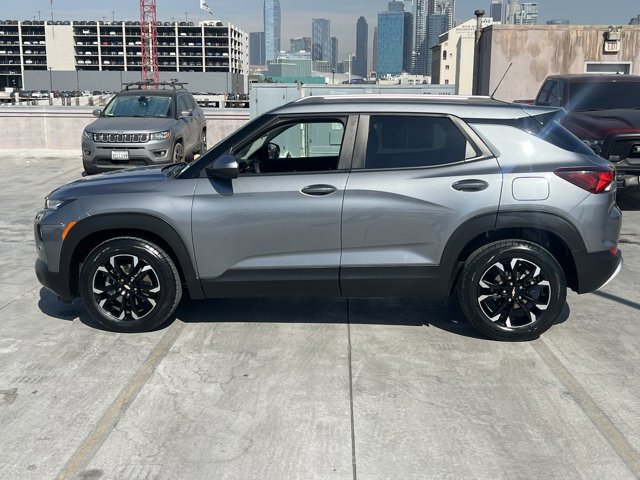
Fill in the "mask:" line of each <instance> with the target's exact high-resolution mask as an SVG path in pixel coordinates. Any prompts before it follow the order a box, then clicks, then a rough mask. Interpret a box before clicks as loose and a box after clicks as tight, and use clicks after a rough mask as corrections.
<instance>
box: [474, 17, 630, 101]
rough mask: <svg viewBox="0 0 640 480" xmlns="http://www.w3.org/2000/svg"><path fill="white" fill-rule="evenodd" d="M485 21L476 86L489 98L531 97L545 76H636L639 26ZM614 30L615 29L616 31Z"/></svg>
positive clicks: (513, 98)
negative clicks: (601, 74) (527, 24)
mask: <svg viewBox="0 0 640 480" xmlns="http://www.w3.org/2000/svg"><path fill="white" fill-rule="evenodd" d="M610 29H611V27H609V26H602V25H532V26H520V25H496V24H494V25H490V26H489V27H487V28H484V29H483V30H482V36H481V38H480V48H479V61H478V81H479V82H478V88H477V90H476V91H475V92H474V93H478V94H480V95H488V94H491V93H492V92H493V91H494V90H495V88H496V87H497V85H498V83H499V82H500V79H501V78H502V76H503V75H504V74H505V72H506V71H507V69H508V68H509V65H510V64H511V65H512V66H511V69H510V70H509V73H508V74H507V75H506V77H505V79H504V81H503V82H502V85H500V88H499V89H498V91H497V92H496V95H495V97H496V98H498V99H500V100H506V101H512V100H522V99H532V98H534V97H535V96H536V94H537V92H538V89H539V88H540V85H541V84H542V82H543V81H544V79H545V78H546V77H547V76H548V75H555V74H570V73H621V74H634V75H640V26H638V25H633V26H632V25H623V26H621V27H615V28H613V29H612V31H610ZM618 29H619V30H618Z"/></svg>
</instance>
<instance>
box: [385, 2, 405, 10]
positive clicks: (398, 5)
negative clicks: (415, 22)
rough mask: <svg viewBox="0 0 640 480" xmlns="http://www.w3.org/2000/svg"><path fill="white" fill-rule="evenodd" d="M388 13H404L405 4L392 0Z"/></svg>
mask: <svg viewBox="0 0 640 480" xmlns="http://www.w3.org/2000/svg"><path fill="white" fill-rule="evenodd" d="M387 11H388V12H404V2H403V1H402V0H391V1H390V2H389V5H388V6H387Z"/></svg>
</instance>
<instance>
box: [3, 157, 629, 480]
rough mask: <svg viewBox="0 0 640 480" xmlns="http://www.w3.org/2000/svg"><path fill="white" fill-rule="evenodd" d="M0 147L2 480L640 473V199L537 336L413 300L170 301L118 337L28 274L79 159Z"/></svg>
mask: <svg viewBox="0 0 640 480" xmlns="http://www.w3.org/2000/svg"><path fill="white" fill-rule="evenodd" d="M3 153H4V154H3V158H2V175H1V176H0V204H1V205H2V209H0V228H1V229H2V232H3V235H2V236H1V237H0V433H1V434H0V479H11V480H13V479H53V478H59V479H71V478H79V479H118V480H120V479H216V480H219V479H234V480H239V479H242V480H245V479H260V480H264V479H278V480H281V479H325V478H326V479H333V478H335V479H351V478H356V477H357V478H361V479H403V480H406V479H439V480H440V479H467V478H474V479H492V480H494V479H509V480H513V479H532V478H536V479H537V478H544V479H556V478H557V479H579V478H585V479H614V478H615V479H632V478H640V453H639V451H640V400H639V398H640V314H639V310H640V288H639V287H640V196H638V195H636V196H627V197H625V198H623V199H621V203H622V204H623V206H624V209H625V214H624V215H625V216H624V228H623V235H622V241H621V248H622V249H623V253H624V256H625V260H626V264H625V267H624V269H623V271H622V273H621V274H620V275H619V277H618V278H617V279H616V280H615V281H614V282H612V283H611V284H610V285H609V286H608V287H606V288H605V289H604V290H603V291H602V292H599V293H596V294H591V295H585V296H577V295H575V294H573V293H571V294H570V295H569V298H568V302H567V307H566V311H565V313H566V315H565V318H563V320H565V321H563V322H561V323H559V324H558V325H556V326H554V327H553V328H552V329H551V330H550V331H549V332H548V333H546V334H545V335H544V336H543V337H542V338H541V339H539V340H537V341H534V342H530V343H519V344H508V343H498V342H492V341H489V340H486V339H484V338H480V337H479V336H478V335H476V333H475V331H474V330H473V329H472V328H471V327H470V326H469V325H468V324H467V323H466V322H465V321H464V319H463V318H461V314H460V313H459V311H458V310H457V309H455V308H450V307H447V306H446V304H444V303H443V302H430V301H425V300H418V299H391V300H353V299H351V300H346V299H248V300H247V299H245V300H212V301H203V302H183V304H182V305H181V307H180V308H179V310H178V320H176V321H175V322H174V323H173V324H172V325H171V326H170V327H168V328H166V329H164V330H161V331H156V332H153V333H147V334H135V335H126V334H114V333H109V332H105V331H102V330H100V329H98V328H97V327H96V326H95V324H94V323H93V322H92V321H91V319H90V318H88V316H87V314H86V313H85V311H84V310H83V308H82V304H81V303H79V302H77V303H74V304H73V305H65V304H61V303H59V302H58V301H57V300H56V299H55V297H53V295H51V294H49V293H47V292H46V291H45V290H43V289H41V288H40V286H39V285H38V282H37V280H36V278H35V275H34V273H33V262H34V259H35V251H34V245H33V240H32V230H31V228H32V226H31V222H32V219H33V217H34V215H35V213H36V211H37V210H38V209H39V208H40V206H41V205H42V202H43V197H44V195H45V194H46V193H48V192H49V191H50V190H52V189H53V188H55V187H56V186H58V185H59V184H61V183H63V182H66V181H68V180H71V179H73V178H75V177H77V176H78V175H79V173H80V159H79V158H78V157H77V155H74V154H59V153H57V154H55V155H51V154H48V153H46V152H29V151H22V152H18V151H13V152H3Z"/></svg>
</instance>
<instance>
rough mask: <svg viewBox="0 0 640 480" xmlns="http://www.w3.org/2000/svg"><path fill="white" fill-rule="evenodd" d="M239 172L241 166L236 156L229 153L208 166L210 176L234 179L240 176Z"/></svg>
mask: <svg viewBox="0 0 640 480" xmlns="http://www.w3.org/2000/svg"><path fill="white" fill-rule="evenodd" d="M239 173H240V167H239V166H238V161H237V160H236V157H234V156H233V155H231V154H228V153H226V154H224V155H222V156H221V157H219V158H217V159H216V161H215V162H213V165H211V166H210V167H207V175H208V176H210V177H216V178H224V179H226V180H233V179H234V178H238V175H239Z"/></svg>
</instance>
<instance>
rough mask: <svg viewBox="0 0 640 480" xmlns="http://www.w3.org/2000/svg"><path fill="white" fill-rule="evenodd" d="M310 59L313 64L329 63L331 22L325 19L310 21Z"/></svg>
mask: <svg viewBox="0 0 640 480" xmlns="http://www.w3.org/2000/svg"><path fill="white" fill-rule="evenodd" d="M311 57H312V59H313V61H314V62H316V61H322V62H329V63H331V22H330V21H329V20H327V19H326V18H314V19H313V20H312V21H311Z"/></svg>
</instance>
